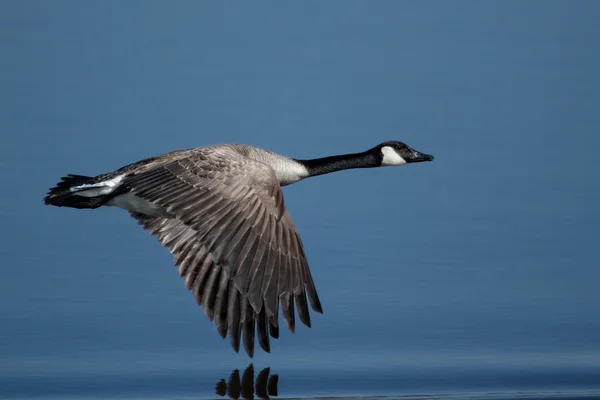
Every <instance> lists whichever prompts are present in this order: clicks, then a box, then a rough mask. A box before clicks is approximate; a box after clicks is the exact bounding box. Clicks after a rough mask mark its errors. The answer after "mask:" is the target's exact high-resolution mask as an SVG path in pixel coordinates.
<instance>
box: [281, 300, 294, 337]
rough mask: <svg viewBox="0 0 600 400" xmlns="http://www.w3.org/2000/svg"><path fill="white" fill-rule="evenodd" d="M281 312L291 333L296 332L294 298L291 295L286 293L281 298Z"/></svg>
mask: <svg viewBox="0 0 600 400" xmlns="http://www.w3.org/2000/svg"><path fill="white" fill-rule="evenodd" d="M281 312H282V313H283V320H284V321H285V324H286V325H287V327H288V329H289V330H290V332H292V333H294V332H295V331H296V321H295V317H294V298H293V297H292V295H291V293H289V292H288V293H284V294H283V295H282V296H281Z"/></svg>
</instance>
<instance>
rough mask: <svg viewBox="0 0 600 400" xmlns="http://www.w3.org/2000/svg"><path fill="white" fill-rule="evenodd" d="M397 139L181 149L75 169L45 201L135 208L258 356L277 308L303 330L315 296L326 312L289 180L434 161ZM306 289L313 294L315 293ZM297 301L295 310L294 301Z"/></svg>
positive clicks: (221, 322) (217, 315)
mask: <svg viewBox="0 0 600 400" xmlns="http://www.w3.org/2000/svg"><path fill="white" fill-rule="evenodd" d="M432 160H433V156H431V155H428V154H424V153H421V152H419V151H416V150H414V149H413V148H411V147H409V146H408V145H406V144H404V143H402V142H398V141H388V142H384V143H381V144H379V145H377V146H375V147H373V148H371V149H369V150H367V151H364V152H360V153H354V154H344V155H336V156H330V157H324V158H317V159H309V160H298V159H293V158H288V157H284V156H282V155H279V154H276V153H273V152H270V151H267V150H263V149H260V148H257V147H252V146H247V145H239V144H226V145H214V146H206V147H198V148H193V149H188V150H181V151H174V152H171V153H167V154H163V155H161V156H157V157H151V158H147V159H144V160H141V161H138V162H136V163H133V164H129V165H126V166H124V167H122V168H119V169H117V170H116V171H114V172H110V173H106V174H101V175H97V176H94V177H89V176H83V175H67V176H66V177H63V178H62V179H61V181H60V182H59V183H58V184H57V185H56V186H55V187H54V188H52V189H50V191H49V192H48V194H47V195H46V197H45V198H44V202H45V203H46V204H48V205H53V206H58V207H72V208H79V209H95V208H99V207H102V206H116V207H120V208H123V209H125V210H127V211H129V214H130V215H131V216H132V217H133V218H135V219H136V220H137V221H138V223H139V224H140V225H141V226H143V227H144V229H146V230H148V231H149V232H150V233H151V234H152V235H155V236H156V237H157V238H158V240H159V241H160V243H161V244H162V245H163V246H164V247H166V248H168V249H169V250H170V251H171V253H172V254H173V255H174V256H175V260H174V264H175V265H176V266H177V267H178V268H179V275H180V276H181V277H182V278H183V279H184V282H185V286H186V288H187V289H188V290H190V291H192V293H193V295H194V298H195V299H196V302H197V303H198V304H199V305H201V306H202V307H203V309H204V312H205V313H206V315H207V316H208V318H209V319H210V320H211V321H214V322H215V324H216V327H217V331H218V332H219V334H220V335H221V337H223V338H225V337H226V336H227V333H228V332H229V337H230V340H231V345H232V347H233V349H234V350H235V351H236V352H238V351H239V348H240V342H241V340H242V339H243V343H244V348H245V350H246V352H247V354H248V355H249V356H250V357H252V356H253V355H254V341H255V335H256V336H258V343H259V345H260V347H261V348H262V349H263V350H264V351H266V352H270V349H271V345H270V339H269V336H271V337H272V338H275V339H276V338H278V337H279V317H278V316H279V309H280V308H281V313H282V315H283V320H284V321H285V324H286V326H287V327H288V329H289V330H290V331H291V332H292V333H293V332H294V330H295V310H296V311H297V313H298V317H299V319H300V321H302V322H303V323H304V324H305V325H306V326H308V327H310V315H309V311H308V303H310V305H311V308H312V309H313V310H314V311H316V312H319V313H322V312H323V309H322V307H321V302H320V301H319V297H318V295H317V291H316V289H315V285H314V282H313V279H312V276H311V273H310V270H309V268H308V262H307V259H306V255H305V253H304V248H303V246H302V241H301V240H300V237H299V235H298V232H297V230H296V227H295V226H294V222H293V221H292V219H291V217H290V215H289V213H288V211H287V210H286V208H285V206H284V201H283V193H282V191H281V188H282V187H283V186H286V185H289V184H292V183H294V182H297V181H299V180H301V179H305V178H308V177H312V176H317V175H322V174H327V173H330V172H335V171H340V170H346V169H352V168H373V167H384V166H402V165H405V164H410V163H418V162H423V161H432ZM307 298H308V302H307ZM294 304H295V310H294Z"/></svg>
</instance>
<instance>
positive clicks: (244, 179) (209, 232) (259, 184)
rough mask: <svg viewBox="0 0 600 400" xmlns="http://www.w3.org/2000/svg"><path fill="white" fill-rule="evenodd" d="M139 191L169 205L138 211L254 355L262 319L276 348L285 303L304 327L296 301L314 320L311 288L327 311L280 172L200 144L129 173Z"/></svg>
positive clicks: (290, 321)
mask: <svg viewBox="0 0 600 400" xmlns="http://www.w3.org/2000/svg"><path fill="white" fill-rule="evenodd" d="M123 185H124V186H126V187H127V188H129V189H130V191H131V192H132V193H133V194H134V195H136V196H138V197H141V198H143V199H145V200H147V201H150V202H152V203H154V204H156V205H158V206H159V207H160V208H162V209H163V210H165V211H166V216H164V217H156V216H149V215H146V214H141V213H136V212H132V213H131V215H132V216H133V217H134V218H136V219H137V220H138V222H139V223H140V224H141V225H142V226H144V228H146V229H147V230H149V231H150V232H151V233H152V234H153V235H156V236H157V237H158V240H159V241H160V242H161V243H162V244H163V246H165V247H167V248H169V249H170V250H171V253H173V254H174V255H175V261H174V263H175V265H177V266H178V267H179V274H180V275H181V276H182V277H183V278H184V279H185V285H186V287H187V288H188V289H189V290H191V291H192V292H193V294H194V297H195V298H196V301H197V302H198V304H200V305H201V306H203V308H204V312H205V313H206V315H207V316H208V318H209V319H210V320H211V321H212V320H213V319H214V320H215V323H216V325H217V329H218V331H219V334H220V335H221V336H222V337H223V338H225V337H226V335H227V332H228V331H229V335H230V337H231V344H232V346H233V348H234V349H235V351H238V350H239V346H240V337H241V336H243V341H244V347H245V349H246V352H247V353H248V355H250V357H252V356H253V353H254V335H255V326H256V332H257V334H258V340H259V344H260V346H261V347H262V348H263V349H264V350H265V351H267V352H269V351H270V343H269V333H270V335H271V336H272V337H274V338H277V337H278V336H279V323H278V313H279V306H280V305H281V309H282V313H283V317H284V320H285V322H286V325H287V326H288V328H289V329H290V331H292V332H294V326H295V321H294V302H295V303H296V308H297V311H298V316H299V318H300V320H301V321H302V322H303V323H304V324H305V325H307V326H310V315H309V312H308V306H307V301H306V296H307V295H308V299H309V301H310V303H311V306H312V308H313V310H315V311H317V312H321V313H322V312H323V311H322V308H321V304H320V302H319V298H318V296H317V292H316V290H315V287H314V283H313V280H312V277H311V274H310V270H309V268H308V263H307V260H306V256H305V254H304V249H303V247H302V242H301V240H300V237H299V236H298V233H297V231H296V228H295V226H294V223H293V222H292V219H291V218H290V216H289V214H288V212H287V211H286V210H285V207H284V203H283V194H282V192H281V188H280V186H279V182H278V181H277V179H276V176H275V174H274V171H273V170H272V169H271V168H270V167H269V166H268V165H266V164H263V163H260V162H258V161H254V160H251V159H249V158H247V157H245V156H243V155H241V154H239V153H237V152H235V151H233V150H223V149H214V148H213V149H210V148H209V149H198V151H195V152H190V153H189V155H187V156H186V157H182V158H179V159H177V160H174V161H171V162H168V163H164V164H162V165H158V166H156V167H154V168H152V169H149V170H145V171H143V172H141V173H138V174H132V175H130V176H128V177H127V178H125V179H124V181H123Z"/></svg>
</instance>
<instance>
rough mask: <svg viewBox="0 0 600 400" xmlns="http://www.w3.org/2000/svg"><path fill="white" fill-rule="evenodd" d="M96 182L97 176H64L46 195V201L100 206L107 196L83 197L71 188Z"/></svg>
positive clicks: (82, 206)
mask: <svg viewBox="0 0 600 400" xmlns="http://www.w3.org/2000/svg"><path fill="white" fill-rule="evenodd" d="M94 182H95V178H93V177H90V176H83V175H71V174H69V175H67V176H64V177H62V178H61V181H60V182H58V183H57V184H56V186H55V187H53V188H52V189H50V191H49V192H48V194H47V195H46V197H44V203H45V204H47V205H51V206H57V207H72V208H98V207H100V206H101V205H102V204H104V203H105V202H106V200H107V199H106V197H105V196H99V197H83V196H77V195H76V194H75V193H73V192H71V188H72V187H74V186H79V185H83V184H86V183H94Z"/></svg>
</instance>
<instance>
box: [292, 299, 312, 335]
mask: <svg viewBox="0 0 600 400" xmlns="http://www.w3.org/2000/svg"><path fill="white" fill-rule="evenodd" d="M294 298H295V299H296V308H297V309H298V317H300V321H302V323H303V324H304V325H306V326H308V327H309V328H310V314H309V312H308V304H307V303H306V294H305V293H304V290H303V291H301V292H300V293H298V294H295V295H294Z"/></svg>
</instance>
